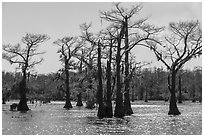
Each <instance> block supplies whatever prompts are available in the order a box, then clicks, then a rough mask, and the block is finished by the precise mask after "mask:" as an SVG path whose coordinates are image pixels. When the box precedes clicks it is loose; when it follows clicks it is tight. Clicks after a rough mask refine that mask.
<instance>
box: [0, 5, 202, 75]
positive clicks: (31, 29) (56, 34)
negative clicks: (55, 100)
mask: <svg viewBox="0 0 204 137" xmlns="http://www.w3.org/2000/svg"><path fill="white" fill-rule="evenodd" d="M134 4H136V3H123V4H122V5H124V6H125V7H126V6H127V7H129V6H130V5H134ZM111 8H113V4H112V3H110V2H97V3H91V2H78V3H71V2H64V3H62V2H44V3H42V2H39V3H37V2H27V3H26V2H9V3H8V2H3V3H2V44H13V45H15V44H17V43H20V42H21V38H22V37H23V36H25V34H26V33H34V34H47V35H48V36H49V37H50V40H49V41H47V42H45V43H43V44H41V46H40V47H39V51H46V53H45V54H43V55H42V57H43V58H44V61H43V62H42V63H41V64H39V65H37V66H35V71H36V72H37V73H51V72H56V71H57V70H58V69H60V68H62V65H61V62H60V61H59V54H57V53H56V52H57V49H58V47H57V46H55V45H53V41H55V40H57V39H59V38H62V37H64V36H78V35H80V27H79V25H80V24H82V23H84V22H87V23H90V22H92V30H93V32H98V31H99V30H101V29H103V28H105V25H106V24H105V23H103V22H102V23H101V19H100V14H99V11H103V10H105V11H108V10H110V9H111ZM143 17H150V18H149V19H148V22H149V23H151V24H154V25H157V26H168V23H169V22H172V21H173V22H177V21H186V20H199V21H202V3H201V2H195V3H190V2H174V3H170V2H164V3H160V2H152V3H150V2H144V3H143V9H142V10H141V11H140V13H139V14H138V16H136V17H135V20H137V19H138V18H143ZM133 20H134V18H133ZM132 53H133V54H135V55H136V59H137V61H152V64H151V65H150V66H148V67H154V66H156V67H160V66H162V63H161V62H158V61H157V60H156V57H155V56H154V54H153V53H152V52H151V51H149V50H148V49H145V48H141V47H135V48H134V49H133V50H132ZM201 65H202V57H200V58H198V59H193V60H192V61H190V62H188V63H187V64H186V65H185V67H184V68H187V69H193V68H194V67H195V66H201ZM15 67H16V66H15V65H10V63H9V62H8V61H6V60H3V59H2V70H5V71H12V72H14V71H15Z"/></svg>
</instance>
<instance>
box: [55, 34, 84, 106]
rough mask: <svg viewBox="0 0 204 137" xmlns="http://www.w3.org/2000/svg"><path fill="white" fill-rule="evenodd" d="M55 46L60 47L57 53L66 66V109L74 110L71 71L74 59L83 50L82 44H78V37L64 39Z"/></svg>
mask: <svg viewBox="0 0 204 137" xmlns="http://www.w3.org/2000/svg"><path fill="white" fill-rule="evenodd" d="M54 44H56V45H58V46H60V49H59V50H58V51H57V53H60V61H62V62H63V64H64V72H65V81H64V82H65V83H64V85H65V91H66V102H65V106H64V108H66V109H70V108H72V104H71V102H70V89H69V70H70V69H71V67H72V66H73V60H72V58H73V57H74V56H75V55H76V54H77V51H78V50H79V49H80V48H81V46H82V44H80V43H78V42H77V38H76V37H64V38H62V39H58V40H57V41H55V42H54Z"/></svg>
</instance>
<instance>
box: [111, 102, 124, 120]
mask: <svg viewBox="0 0 204 137" xmlns="http://www.w3.org/2000/svg"><path fill="white" fill-rule="evenodd" d="M124 116H125V114H124V110H123V107H118V106H117V104H116V107H115V112H114V117H117V118H123V117H124Z"/></svg>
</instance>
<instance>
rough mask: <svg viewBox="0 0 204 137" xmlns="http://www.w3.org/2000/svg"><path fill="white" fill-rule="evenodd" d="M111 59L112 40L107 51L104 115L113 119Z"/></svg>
mask: <svg viewBox="0 0 204 137" xmlns="http://www.w3.org/2000/svg"><path fill="white" fill-rule="evenodd" d="M111 58H112V40H111V43H110V49H109V61H107V72H106V77H107V103H106V104H107V107H106V114H107V117H109V118H111V117H113V107H112V101H111V95H112V93H111V91H112V90H111V75H112V74H111Z"/></svg>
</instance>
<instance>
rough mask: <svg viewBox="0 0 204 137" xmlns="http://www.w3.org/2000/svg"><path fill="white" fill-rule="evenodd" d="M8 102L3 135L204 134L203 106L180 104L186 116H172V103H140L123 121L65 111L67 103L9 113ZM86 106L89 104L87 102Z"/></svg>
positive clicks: (93, 112)
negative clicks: (170, 111)
mask: <svg viewBox="0 0 204 137" xmlns="http://www.w3.org/2000/svg"><path fill="white" fill-rule="evenodd" d="M10 104H12V102H8V103H7V104H6V105H2V134H3V135H21V134H23V135H74V134H76V135H99V134H105V135H109V134H110V135H158V134H159V135H166V134H167V135H177V134H178V135H185V134H188V135H201V134H202V105H201V103H191V102H184V103H183V104H179V105H178V107H179V110H180V112H181V113H182V114H181V115H179V116H168V115H167V113H168V102H163V101H149V102H147V103H145V102H143V101H136V102H134V103H132V109H133V112H134V114H133V115H131V116H126V117H124V118H123V119H120V118H104V119H98V118H97V116H96V115H97V110H96V109H93V110H90V109H85V107H76V103H75V102H72V104H73V108H72V109H70V110H66V109H63V106H64V103H63V102H51V103H50V104H42V105H41V106H40V104H37V106H36V105H33V104H28V106H29V108H30V109H31V110H30V111H28V112H26V113H20V112H17V111H9V105H10ZM84 104H85V103H84Z"/></svg>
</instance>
